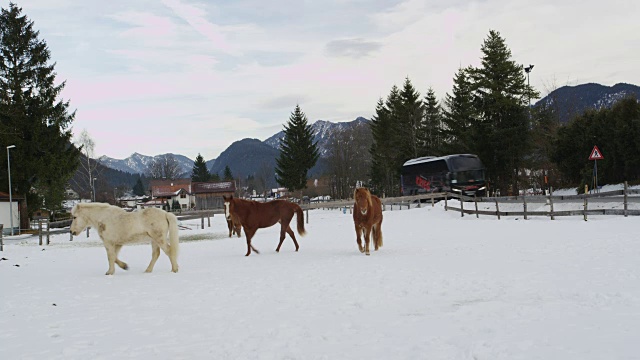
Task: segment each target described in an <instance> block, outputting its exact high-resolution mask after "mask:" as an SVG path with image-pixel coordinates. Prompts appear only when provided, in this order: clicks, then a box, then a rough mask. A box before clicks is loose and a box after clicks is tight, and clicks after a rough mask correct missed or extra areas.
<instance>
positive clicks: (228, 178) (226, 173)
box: [223, 165, 233, 181]
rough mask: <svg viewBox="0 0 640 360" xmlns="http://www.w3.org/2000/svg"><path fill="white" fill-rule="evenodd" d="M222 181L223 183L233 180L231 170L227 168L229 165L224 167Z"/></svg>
mask: <svg viewBox="0 0 640 360" xmlns="http://www.w3.org/2000/svg"><path fill="white" fill-rule="evenodd" d="M223 180H224V181H231V180H233V174H232V173H231V168H229V165H226V166H225V167H224V175H223Z"/></svg>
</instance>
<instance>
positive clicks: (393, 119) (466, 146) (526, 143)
mask: <svg viewBox="0 0 640 360" xmlns="http://www.w3.org/2000/svg"><path fill="white" fill-rule="evenodd" d="M481 50H482V53H483V56H482V65H481V66H480V67H477V68H475V67H471V66H469V67H466V68H460V69H459V70H458V72H457V73H456V74H455V76H454V85H453V89H452V92H451V94H447V95H446V98H445V101H444V104H443V105H444V106H442V105H441V104H439V102H438V101H437V99H436V95H435V93H434V91H433V90H432V89H428V90H427V93H426V96H424V98H422V97H421V96H420V93H419V92H418V91H417V90H416V89H415V88H414V86H413V84H412V83H411V81H410V79H409V78H406V79H405V81H404V84H403V86H402V88H398V87H397V86H393V87H392V89H391V92H390V93H389V95H388V96H387V98H386V99H380V100H379V101H378V104H377V106H376V113H375V115H374V117H373V119H372V124H371V131H372V135H373V145H372V147H371V156H372V168H371V180H372V187H374V188H375V189H376V190H377V192H379V193H385V194H387V195H397V194H399V192H400V184H399V182H400V171H401V168H402V164H403V163H404V162H405V161H407V160H409V159H412V158H416V157H420V156H440V155H445V154H452V153H474V154H477V155H478V156H479V157H480V158H481V159H482V161H483V163H484V165H485V167H486V168H487V178H488V180H489V182H490V184H491V186H492V187H493V188H494V189H500V191H501V192H502V193H504V194H506V193H507V192H510V191H517V190H518V189H519V187H520V185H521V184H520V182H519V181H518V180H519V174H520V173H521V171H522V170H523V169H526V168H527V161H528V160H530V159H529V154H531V152H532V150H533V148H534V146H533V143H532V139H533V138H534V136H533V135H534V131H535V129H536V128H537V127H538V124H537V123H538V119H537V118H535V117H533V116H532V113H531V112H530V111H529V107H528V103H529V101H530V99H531V98H534V99H535V98H537V97H538V96H539V94H538V92H537V91H536V90H535V89H533V88H532V87H530V86H529V85H528V84H527V81H526V78H525V76H524V70H523V66H522V65H520V64H518V63H516V62H515V61H514V60H512V59H511V51H510V50H509V48H508V47H507V46H506V43H505V39H504V38H502V37H501V36H500V33H499V32H497V31H490V32H489V35H488V37H487V38H486V39H485V41H484V43H483V44H482V47H481Z"/></svg>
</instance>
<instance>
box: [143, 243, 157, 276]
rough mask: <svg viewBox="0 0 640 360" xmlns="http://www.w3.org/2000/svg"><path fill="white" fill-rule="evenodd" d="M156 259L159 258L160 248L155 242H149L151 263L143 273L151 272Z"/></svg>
mask: <svg viewBox="0 0 640 360" xmlns="http://www.w3.org/2000/svg"><path fill="white" fill-rule="evenodd" d="M158 257H160V246H158V244H156V242H155V240H151V262H150V263H149V266H147V270H145V271H144V272H146V273H150V272H152V271H153V267H154V266H155V265H156V261H158Z"/></svg>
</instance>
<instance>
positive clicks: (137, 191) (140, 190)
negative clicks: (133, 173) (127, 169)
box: [133, 177, 145, 196]
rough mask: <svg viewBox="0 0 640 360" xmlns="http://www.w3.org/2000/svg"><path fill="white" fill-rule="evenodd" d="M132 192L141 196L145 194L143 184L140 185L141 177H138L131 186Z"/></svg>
mask: <svg viewBox="0 0 640 360" xmlns="http://www.w3.org/2000/svg"><path fill="white" fill-rule="evenodd" d="M133 193H134V194H135V195H137V196H142V195H144V194H145V191H144V185H142V179H141V178H139V177H138V181H136V184H135V185H134V186H133Z"/></svg>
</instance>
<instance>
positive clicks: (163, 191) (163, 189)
mask: <svg viewBox="0 0 640 360" xmlns="http://www.w3.org/2000/svg"><path fill="white" fill-rule="evenodd" d="M182 193H185V194H189V192H188V191H187V190H185V189H184V188H179V189H176V188H175V186H155V187H152V188H151V195H152V196H153V197H170V196H177V195H179V194H182Z"/></svg>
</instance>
